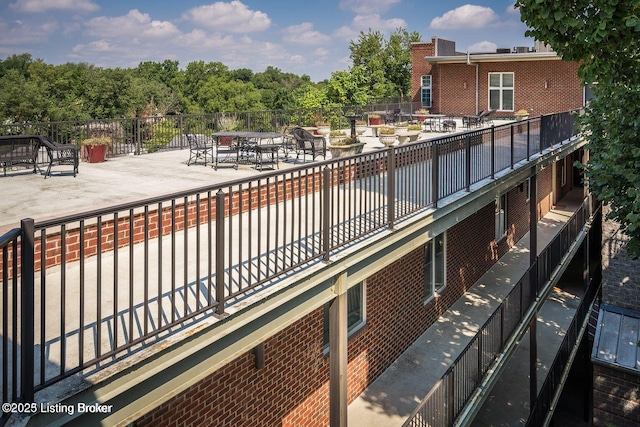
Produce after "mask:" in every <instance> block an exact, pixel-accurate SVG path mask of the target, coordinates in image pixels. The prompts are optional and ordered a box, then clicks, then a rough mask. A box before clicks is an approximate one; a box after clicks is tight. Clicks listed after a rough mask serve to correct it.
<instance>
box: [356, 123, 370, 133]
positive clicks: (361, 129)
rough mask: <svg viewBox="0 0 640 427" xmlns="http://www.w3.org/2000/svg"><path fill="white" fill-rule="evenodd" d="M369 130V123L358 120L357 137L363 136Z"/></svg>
mask: <svg viewBox="0 0 640 427" xmlns="http://www.w3.org/2000/svg"><path fill="white" fill-rule="evenodd" d="M366 130H367V122H365V121H364V120H356V135H362V134H363V133H364V132H365V131H366Z"/></svg>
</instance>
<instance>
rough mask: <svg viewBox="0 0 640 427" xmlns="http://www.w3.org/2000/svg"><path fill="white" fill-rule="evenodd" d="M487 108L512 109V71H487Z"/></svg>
mask: <svg viewBox="0 0 640 427" xmlns="http://www.w3.org/2000/svg"><path fill="white" fill-rule="evenodd" d="M489 108H490V109H491V110H502V111H513V73H489Z"/></svg>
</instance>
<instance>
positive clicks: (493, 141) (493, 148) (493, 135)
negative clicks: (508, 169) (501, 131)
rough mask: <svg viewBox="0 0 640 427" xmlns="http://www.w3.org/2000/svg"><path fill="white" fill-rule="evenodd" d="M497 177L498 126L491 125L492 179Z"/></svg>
mask: <svg viewBox="0 0 640 427" xmlns="http://www.w3.org/2000/svg"><path fill="white" fill-rule="evenodd" d="M495 177H496V128H495V127H494V126H493V125H492V126H491V179H495Z"/></svg>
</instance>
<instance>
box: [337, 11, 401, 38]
mask: <svg viewBox="0 0 640 427" xmlns="http://www.w3.org/2000/svg"><path fill="white" fill-rule="evenodd" d="M400 27H403V28H406V27H407V23H406V22H405V20H404V19H401V18H391V19H382V18H380V15H377V14H373V15H357V16H356V17H355V18H353V20H352V21H351V24H350V25H348V26H343V27H340V28H338V29H337V30H336V31H335V32H334V36H335V37H337V38H340V39H345V40H353V39H357V38H358V36H359V35H360V31H364V32H368V31H369V29H370V28H371V29H372V30H375V31H381V32H384V31H385V30H389V31H392V30H395V29H396V28H400Z"/></svg>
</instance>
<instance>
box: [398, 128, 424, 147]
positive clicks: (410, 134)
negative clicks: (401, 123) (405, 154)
mask: <svg viewBox="0 0 640 427" xmlns="http://www.w3.org/2000/svg"><path fill="white" fill-rule="evenodd" d="M421 132H422V125H421V124H419V123H416V124H412V125H409V126H407V131H406V132H405V133H404V134H400V135H398V143H399V144H404V143H405V142H413V141H416V140H417V139H418V136H419V135H420V133H421Z"/></svg>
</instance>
